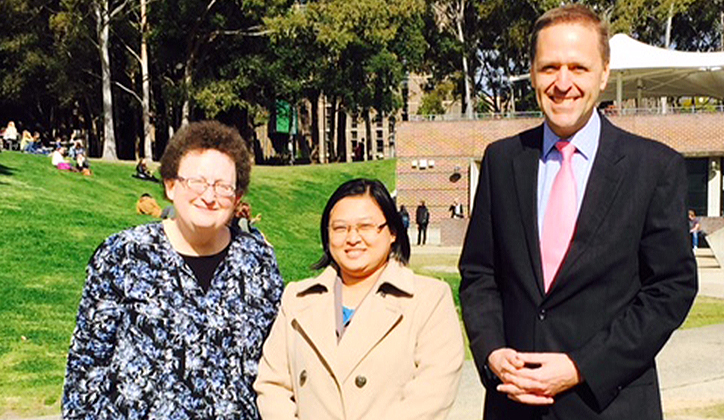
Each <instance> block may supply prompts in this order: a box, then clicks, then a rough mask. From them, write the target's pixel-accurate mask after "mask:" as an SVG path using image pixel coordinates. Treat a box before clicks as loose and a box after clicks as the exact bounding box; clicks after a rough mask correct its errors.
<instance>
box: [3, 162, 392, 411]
mask: <svg viewBox="0 0 724 420" xmlns="http://www.w3.org/2000/svg"><path fill="white" fill-rule="evenodd" d="M92 169H93V171H94V175H93V176H92V177H84V176H82V175H80V174H77V173H66V172H61V171H58V170H56V169H55V168H53V167H52V166H51V164H50V159H49V158H48V157H44V156H30V155H22V154H19V153H12V152H3V153H0V220H2V223H0V237H2V238H3V239H2V241H0V302H1V304H0V319H2V322H1V323H0V417H3V415H7V414H8V413H10V412H12V413H16V414H19V415H44V414H57V413H58V412H59V403H60V401H59V400H60V393H61V387H62V383H63V375H64V371H65V361H66V360H65V358H66V352H67V350H68V344H69V339H70V334H71V332H72V330H73V327H74V325H75V315H76V311H77V308H78V301H79V299H80V293H81V289H82V287H83V281H84V276H85V274H84V272H85V265H86V263H87V262H88V259H89V258H90V256H91V254H92V253H93V251H94V249H95V248H96V247H97V246H98V245H99V244H100V242H101V241H102V240H103V239H104V238H106V237H107V236H108V235H110V234H111V233H114V232H117V231H119V230H121V229H124V228H127V227H130V226H134V225H138V224H141V223H146V222H150V221H152V220H153V219H152V218H151V217H149V216H139V215H137V214H135V202H136V200H137V199H138V197H139V196H140V195H141V194H142V193H144V192H148V193H150V194H152V195H153V196H154V197H155V198H156V200H157V201H159V204H161V206H162V207H163V206H165V205H166V204H168V203H166V202H165V201H164V200H163V199H162V197H163V191H162V188H161V186H160V185H158V184H154V183H149V182H144V181H140V180H137V179H135V178H132V177H131V176H130V175H131V174H132V173H133V171H134V166H133V164H128V163H118V164H107V163H102V162H92ZM359 176H364V177H375V178H379V179H380V180H381V181H383V182H384V183H385V184H386V185H387V186H388V188H390V189H394V188H395V162H394V161H379V162H368V163H353V164H334V165H325V166H307V167H255V168H254V170H253V174H252V182H251V186H250V192H249V194H248V197H247V200H248V201H249V202H250V203H251V204H252V207H253V210H254V213H255V214H256V213H262V220H261V221H260V222H259V223H258V226H259V228H260V229H261V230H262V231H263V232H265V234H266V235H267V238H268V239H269V241H270V242H271V243H272V244H274V246H275V249H276V251H277V256H278V260H279V264H280V267H281V271H282V274H283V276H284V278H285V279H286V280H298V279H301V278H304V277H308V276H310V275H312V274H314V273H313V272H312V271H311V270H310V269H309V268H308V267H309V265H310V264H312V263H313V262H315V261H316V260H317V259H318V258H319V256H320V255H321V254H320V246H319V233H318V231H319V226H318V225H319V218H320V215H321V212H322V209H323V207H324V204H325V203H326V201H327V198H328V197H329V196H330V195H331V193H332V192H333V191H334V189H335V188H336V187H337V186H338V185H339V184H341V183H342V182H343V181H345V180H348V179H351V178H354V177H359Z"/></svg>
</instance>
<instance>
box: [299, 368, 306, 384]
mask: <svg viewBox="0 0 724 420" xmlns="http://www.w3.org/2000/svg"><path fill="white" fill-rule="evenodd" d="M306 382H307V371H306V370H303V371H302V373H300V374H299V386H304V384H305V383H306Z"/></svg>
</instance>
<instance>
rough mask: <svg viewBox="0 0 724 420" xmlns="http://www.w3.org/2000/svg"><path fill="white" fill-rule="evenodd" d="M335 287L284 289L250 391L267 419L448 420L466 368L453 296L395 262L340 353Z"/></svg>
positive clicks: (307, 284)
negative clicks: (336, 329)
mask: <svg viewBox="0 0 724 420" xmlns="http://www.w3.org/2000/svg"><path fill="white" fill-rule="evenodd" d="M336 277H337V273H336V271H335V270H334V269H333V268H332V267H328V268H327V269H326V270H325V271H324V272H323V273H322V274H321V275H320V276H319V277H317V278H312V279H307V280H303V281H301V282H298V283H289V284H288V285H287V288H286V290H285V291H284V295H283V297H282V306H281V310H280V312H279V315H278V317H277V319H276V321H275V322H274V326H273V327H272V330H271V333H270V335H269V337H268V338H267V341H266V343H265V344H264V352H263V356H262V359H261V361H260V363H259V376H258V378H257V380H256V382H255V384H254V389H255V390H256V392H257V394H258V397H257V403H258V406H259V411H260V413H261V417H262V419H264V420H281V419H303V420H307V419H308V420H327V419H344V420H357V419H370V420H383V419H391V420H405V419H410V420H413V419H414V420H422V419H444V418H445V417H446V415H447V413H448V411H449V410H450V408H451V407H452V404H453V401H454V400H455V396H456V394H457V389H458V383H459V381H460V374H461V369H462V363H463V359H464V351H463V339H462V333H461V331H460V324H459V321H458V316H457V312H456V310H455V306H454V304H453V299H452V294H451V292H450V287H449V286H448V285H447V284H446V283H444V282H442V281H440V280H435V279H432V278H429V277H422V276H418V275H415V274H414V273H413V272H412V270H410V269H409V268H406V267H403V266H402V265H400V264H399V263H398V262H396V261H392V260H391V261H390V262H389V264H388V265H387V267H386V268H385V270H384V271H383V272H382V274H381V275H380V278H379V280H378V281H377V283H376V284H375V286H373V289H372V290H371V291H370V295H368V296H367V297H366V298H365V300H364V301H363V302H362V304H361V305H360V306H359V307H358V308H357V310H356V313H355V314H354V317H353V318H352V321H351V323H350V324H349V326H348V327H347V330H346V331H345V333H344V335H343V336H342V339H341V341H339V343H338V342H337V337H336V333H335V325H336V324H335V313H334V311H335V305H334V283H335V279H336Z"/></svg>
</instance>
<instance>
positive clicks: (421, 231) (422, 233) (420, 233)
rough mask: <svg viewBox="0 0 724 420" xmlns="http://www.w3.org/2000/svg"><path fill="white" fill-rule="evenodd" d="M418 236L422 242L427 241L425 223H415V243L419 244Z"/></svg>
mask: <svg viewBox="0 0 724 420" xmlns="http://www.w3.org/2000/svg"><path fill="white" fill-rule="evenodd" d="M420 238H422V244H423V245H425V243H426V242H427V223H425V224H422V225H420V224H418V225H417V244H418V245H420V243H421V242H420Z"/></svg>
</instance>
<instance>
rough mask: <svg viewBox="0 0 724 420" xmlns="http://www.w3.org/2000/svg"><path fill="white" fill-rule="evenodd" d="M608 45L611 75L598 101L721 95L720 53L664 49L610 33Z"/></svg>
mask: <svg viewBox="0 0 724 420" xmlns="http://www.w3.org/2000/svg"><path fill="white" fill-rule="evenodd" d="M610 45H611V77H610V78H609V80H608V87H607V88H606V90H605V91H604V92H602V93H601V97H600V100H601V101H610V100H614V99H615V100H618V101H621V100H622V99H626V98H642V97H658V96H710V97H713V98H724V52H704V53H702V52H684V51H674V50H667V49H664V48H659V47H654V46H651V45H648V44H644V43H642V42H639V41H636V40H635V39H633V38H631V37H629V36H628V35H625V34H616V35H614V36H613V37H612V38H611V40H610ZM619 103H620V102H619Z"/></svg>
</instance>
